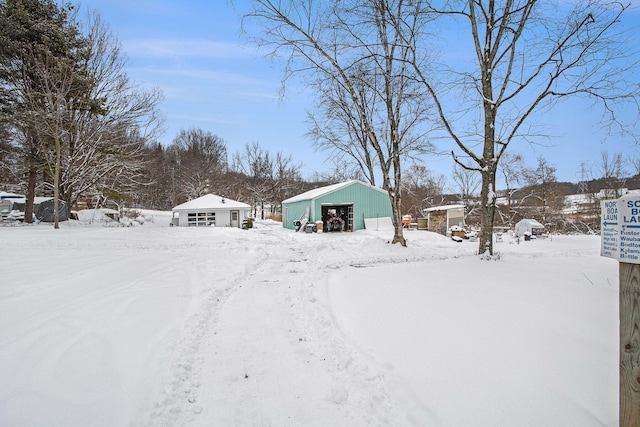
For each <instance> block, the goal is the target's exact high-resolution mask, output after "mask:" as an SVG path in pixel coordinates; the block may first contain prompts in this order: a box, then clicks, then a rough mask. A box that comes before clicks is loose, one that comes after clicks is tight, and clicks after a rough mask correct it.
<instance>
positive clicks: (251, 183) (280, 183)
mask: <svg viewBox="0 0 640 427" xmlns="http://www.w3.org/2000/svg"><path fill="white" fill-rule="evenodd" d="M231 168H232V170H233V171H234V172H237V173H242V174H244V175H245V176H246V178H247V181H248V187H249V193H250V198H251V203H252V204H253V209H254V216H257V210H258V207H260V216H261V218H262V219H264V218H265V211H266V206H267V205H268V206H269V208H270V211H271V212H272V213H276V211H278V210H279V209H280V203H281V202H282V200H285V199H287V198H288V197H291V196H293V195H294V192H295V190H296V186H297V184H298V183H299V182H300V181H301V178H300V168H301V166H300V164H297V163H294V162H293V158H292V157H291V156H285V155H284V154H282V153H280V152H278V153H276V154H275V155H273V154H271V153H270V152H269V151H268V150H265V149H263V148H262V147H261V146H260V144H259V143H257V142H254V143H252V144H247V145H245V149H244V151H242V152H238V153H236V154H234V156H233V162H232V165H231Z"/></svg>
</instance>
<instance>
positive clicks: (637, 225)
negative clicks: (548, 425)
mask: <svg viewBox="0 0 640 427" xmlns="http://www.w3.org/2000/svg"><path fill="white" fill-rule="evenodd" d="M601 214H602V216H601V217H602V220H601V228H600V230H601V236H602V242H601V244H602V246H601V251H600V253H601V255H602V256H606V257H609V258H615V259H617V260H618V261H619V277H620V279H619V280H620V427H632V426H633V427H640V195H635V194H633V195H631V194H630V195H626V196H623V197H621V198H619V199H618V200H605V201H602V202H601Z"/></svg>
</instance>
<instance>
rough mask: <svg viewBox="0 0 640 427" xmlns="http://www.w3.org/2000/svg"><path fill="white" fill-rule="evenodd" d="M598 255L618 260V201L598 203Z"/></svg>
mask: <svg viewBox="0 0 640 427" xmlns="http://www.w3.org/2000/svg"><path fill="white" fill-rule="evenodd" d="M600 218H601V219H600V236H601V247H600V255H602V256H605V257H608V258H614V259H618V255H619V254H620V240H619V239H620V230H619V227H618V201H617V200H603V201H601V202H600Z"/></svg>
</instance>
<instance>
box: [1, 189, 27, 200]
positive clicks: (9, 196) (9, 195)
mask: <svg viewBox="0 0 640 427" xmlns="http://www.w3.org/2000/svg"><path fill="white" fill-rule="evenodd" d="M1 199H12V200H15V199H26V197H25V196H24V195H23V194H14V193H7V192H5V191H0V200H1Z"/></svg>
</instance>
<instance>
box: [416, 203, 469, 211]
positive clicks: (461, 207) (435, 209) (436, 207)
mask: <svg viewBox="0 0 640 427" xmlns="http://www.w3.org/2000/svg"><path fill="white" fill-rule="evenodd" d="M450 209H464V205H444V206H434V207H432V208H427V209H425V210H424V211H425V212H433V211H448V210H450Z"/></svg>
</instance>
